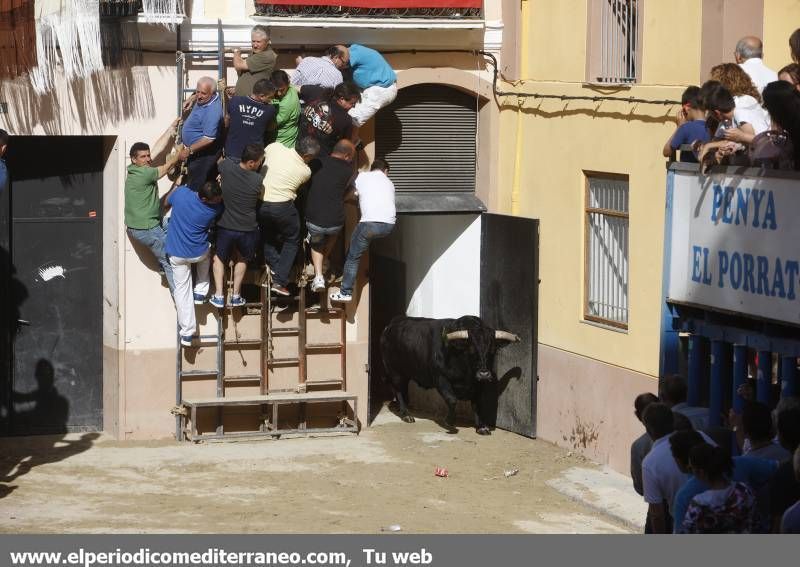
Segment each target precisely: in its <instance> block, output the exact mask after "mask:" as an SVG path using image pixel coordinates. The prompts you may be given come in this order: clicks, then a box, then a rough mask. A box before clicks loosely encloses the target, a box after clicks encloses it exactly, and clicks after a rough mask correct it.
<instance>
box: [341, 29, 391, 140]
mask: <svg viewBox="0 0 800 567" xmlns="http://www.w3.org/2000/svg"><path fill="white" fill-rule="evenodd" d="M335 47H336V48H338V50H339V54H338V56H336V57H332V58H331V59H332V61H333V62H334V64H335V65H336V66H337V67H338V68H339V69H345V68H347V67H348V66H349V67H350V68H351V69H352V71H353V81H354V82H355V84H356V85H358V88H360V89H361V90H362V93H361V102H359V103H358V104H356V105H355V106H354V107H353V108H351V109H350V116H351V117H352V118H353V124H354V125H355V126H356V128H358V127H360V126H363V125H364V124H365V123H366V122H367V121H368V120H369V119H370V118H372V117H373V116H375V114H377V112H378V111H379V110H380V109H381V108H383V107H385V106H389V105H390V104H391V103H392V101H394V99H395V98H396V97H397V75H396V74H395V72H394V70H393V69H392V67H391V66H390V65H389V63H387V62H386V59H384V58H383V56H382V55H381V54H380V53H378V52H377V51H375V50H374V49H370V48H369V47H365V46H363V45H359V44H357V43H354V44H352V45H351V46H350V47H345V46H344V45H336V46H335Z"/></svg>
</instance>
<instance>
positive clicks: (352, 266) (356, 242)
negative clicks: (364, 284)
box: [342, 222, 394, 295]
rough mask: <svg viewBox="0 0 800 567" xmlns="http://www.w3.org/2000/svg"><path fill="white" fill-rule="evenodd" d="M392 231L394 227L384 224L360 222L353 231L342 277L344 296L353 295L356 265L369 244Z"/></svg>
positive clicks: (356, 271)
mask: <svg viewBox="0 0 800 567" xmlns="http://www.w3.org/2000/svg"><path fill="white" fill-rule="evenodd" d="M392 230H394V225H393V224H389V223H385V222H360V223H358V225H357V226H356V229H355V230H354V231H353V237H352V238H351V239H350V249H349V250H348V251H347V260H345V262H344V274H343V276H342V293H343V294H345V295H352V294H353V287H354V286H355V284H356V276H357V275H358V264H359V262H360V261H361V255H362V254H363V253H364V252H365V251H366V250H368V249H369V243H370V241H372V240H373V239H375V238H383V237H385V236H389V234H390V233H391V232H392Z"/></svg>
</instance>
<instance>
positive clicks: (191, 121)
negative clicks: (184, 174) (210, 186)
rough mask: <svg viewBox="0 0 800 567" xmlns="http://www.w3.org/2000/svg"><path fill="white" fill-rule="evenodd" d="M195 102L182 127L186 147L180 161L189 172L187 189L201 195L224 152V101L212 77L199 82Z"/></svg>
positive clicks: (213, 176)
mask: <svg viewBox="0 0 800 567" xmlns="http://www.w3.org/2000/svg"><path fill="white" fill-rule="evenodd" d="M195 97H196V101H195V104H194V107H193V108H192V112H191V114H189V117H188V118H187V119H186V121H185V122H184V123H183V130H182V133H181V138H182V140H183V144H184V146H185V148H184V150H183V152H182V153H181V159H186V160H187V162H186V167H187V169H188V170H189V176H188V180H187V183H186V184H187V185H188V186H189V187H191V188H192V190H194V191H198V190H199V189H200V187H202V186H203V184H204V183H205V182H206V181H212V180H213V179H214V178H215V177H216V176H217V167H216V164H217V158H218V157H219V153H220V150H221V144H220V141H221V140H220V138H221V133H222V101H221V99H220V97H219V94H218V93H217V82H216V81H215V80H214V79H212V78H211V77H201V78H200V80H199V81H197V90H196V91H195Z"/></svg>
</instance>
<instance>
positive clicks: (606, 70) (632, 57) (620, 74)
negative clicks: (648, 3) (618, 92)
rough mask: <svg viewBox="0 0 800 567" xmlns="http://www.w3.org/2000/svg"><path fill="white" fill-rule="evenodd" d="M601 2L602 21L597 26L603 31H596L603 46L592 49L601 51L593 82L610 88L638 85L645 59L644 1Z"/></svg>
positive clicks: (613, 0) (614, 0)
mask: <svg viewBox="0 0 800 567" xmlns="http://www.w3.org/2000/svg"><path fill="white" fill-rule="evenodd" d="M598 1H599V2H600V7H599V11H600V13H599V15H598V17H597V19H598V20H599V21H595V22H593V24H594V25H595V27H596V28H597V27H599V30H597V29H595V37H597V38H598V39H599V45H598V44H597V42H594V45H593V46H592V47H593V48H594V49H599V61H596V65H595V72H596V76H595V77H591V76H590V80H596V81H597V82H599V83H609V84H621V83H635V82H636V81H637V80H638V75H639V67H640V57H641V38H640V33H639V31H640V30H639V27H640V25H641V22H642V18H641V6H642V2H643V0H598ZM597 31H599V34H598V33H597Z"/></svg>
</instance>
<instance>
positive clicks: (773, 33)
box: [497, 0, 800, 472]
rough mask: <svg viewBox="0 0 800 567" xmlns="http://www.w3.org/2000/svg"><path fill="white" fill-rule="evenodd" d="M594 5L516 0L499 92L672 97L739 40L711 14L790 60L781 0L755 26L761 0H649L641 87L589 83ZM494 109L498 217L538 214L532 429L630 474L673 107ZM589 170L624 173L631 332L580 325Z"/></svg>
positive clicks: (787, 19) (779, 61) (557, 103)
mask: <svg viewBox="0 0 800 567" xmlns="http://www.w3.org/2000/svg"><path fill="white" fill-rule="evenodd" d="M594 1H595V0H558V1H556V0H523V2H522V4H521V6H522V9H521V15H520V17H521V18H522V25H521V36H522V37H521V41H520V42H519V49H520V50H521V57H520V59H521V69H522V71H521V79H522V80H521V81H518V82H516V83H513V84H511V83H501V88H502V90H504V91H510V92H512V93H520V94H522V93H526V94H529V95H555V96H560V95H566V96H598V95H606V96H612V97H618V98H620V99H626V98H629V97H634V98H638V99H646V100H653V101H655V100H672V101H679V100H680V97H681V93H682V91H683V89H684V88H685V87H686V86H688V85H692V84H700V83H701V82H702V81H703V80H705V78H706V77H704V76H703V75H704V73H703V71H702V65H701V63H703V62H704V61H706V60H709V61H710V60H711V59H710V56H711V55H714V57H715V58H716V59H714V61H713V64H716V63H720V62H723V61H732V59H733V47H734V45H735V43H736V40H737V39H738V37H736V38H734V37H733V36H731V37H727V36H725V35H724V34H717V35H713V34H714V26H713V25H709V22H711V23H713V20H714V19H715V18H718V19H719V21H718V22H717V23H718V24H719V23H722V22H725V21H727V22H728V28H729V29H731V30H733V29H736V30H752V31H748V32H746V33H756V32H758V31H759V30H761V29H763V30H764V33H763V35H764V43H765V46H766V55H765V59H766V62H767V64H768V65H771V66H772V67H773V68H775V69H777V68H779V67H780V66H782V65H783V64H785V63H786V62H788V47H787V45H788V41H787V40H788V36H789V34H790V33H791V32H792V31H793V30H794V29H795V28H796V27H797V25H798V24H797V22H798V21H800V18H799V17H798V16H800V2H797V1H790V0H785V1H784V0H774V1H770V0H765V2H764V3H763V4H764V6H763V22H762V21H759V19H758V18H760V17H761V13H762V12H761V6H760V2H752V3H750V2H748V3H745V4H746V5H743V4H742V3H741V2H740V0H724V1H723V0H719V1H718V2H714V1H713V0H708V1H704V2H700V1H697V0H676V1H672V2H659V1H654V0H645V1H644V2H640V5H642V10H643V12H642V17H641V19H640V24H641V25H642V26H643V28H642V52H641V78H640V81H639V82H638V83H637V84H635V85H632V86H610V85H603V86H600V85H596V84H592V83H591V82H589V81H587V58H589V57H590V56H591V55H592V49H596V48H595V47H594V43H593V42H592V41H591V39H590V34H589V29H588V27H587V26H589V22H590V7H591V5H592V2H594ZM597 1H599V0H597ZM756 4H759V5H758V6H756ZM505 23H506V25H507V26H508V25H509V23H508V22H505ZM762 24H763V25H762ZM731 33H734V32H733V31H731ZM731 33H729V34H728V35H731ZM736 33H740V32H736ZM741 33H745V32H744V31H742V32H741ZM715 54H718V55H715ZM709 67H710V65H709ZM500 106H501V117H500V125H501V126H500V130H501V138H500V140H501V142H500V145H501V146H502V147H503V148H504V151H503V152H502V153H501V157H500V160H501V161H500V163H501V165H500V167H499V173H498V180H499V186H498V190H497V194H498V202H497V209H498V210H499V211H503V212H509V213H512V214H516V215H522V216H529V217H535V218H539V219H540V231H541V232H540V250H539V253H540V266H539V274H540V279H541V283H540V287H539V342H540V343H539V377H540V381H539V398H538V420H537V422H538V435H539V436H540V437H541V438H543V439H546V440H548V441H553V442H556V443H558V444H561V445H564V446H567V447H570V448H574V449H577V450H580V451H582V452H584V453H585V454H587V455H588V456H589V457H591V458H593V459H596V460H598V461H600V462H602V463H608V464H610V465H611V466H612V467H614V468H615V469H617V470H619V471H622V472H627V471H628V466H629V462H628V459H629V452H628V451H629V447H630V442H631V441H632V440H633V439H634V438H635V437H637V436H638V435H640V434H641V431H642V427H641V425H640V424H639V423H638V422H637V420H636V419H635V418H634V416H633V399H634V397H635V396H636V395H637V394H639V393H642V392H645V391H651V392H655V391H656V389H657V375H658V370H659V340H660V318H661V299H662V296H661V277H662V250H663V233H664V230H663V229H664V197H665V183H666V172H665V166H664V161H665V160H664V158H663V157H662V156H661V149H662V147H663V146H664V143H665V142H666V141H667V139H668V138H669V136H670V135H671V133H672V132H673V131H674V129H675V122H674V115H675V113H676V111H677V110H678V109H679V105H677V104H668V105H663V104H651V103H644V102H638V103H630V102H627V101H625V100H619V101H591V100H588V101H587V100H558V99H546V98H542V97H539V96H530V97H521V96H516V94H510V95H508V96H505V97H502V98H501V99H500ZM586 172H603V173H614V174H622V175H627V176H629V191H630V193H629V195H630V220H629V227H630V232H629V262H630V263H629V308H630V315H629V317H630V318H629V325H628V329H627V330H618V329H613V328H608V327H603V326H600V325H597V324H593V323H590V322H587V321H585V320H584V317H583V309H584V301H585V300H584V293H585V283H584V282H585V277H586V273H585V265H584V262H585V253H586V250H585V223H586V219H585V217H586V215H585V209H584V207H585V190H586V185H585V184H586V178H585V173H586Z"/></svg>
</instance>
